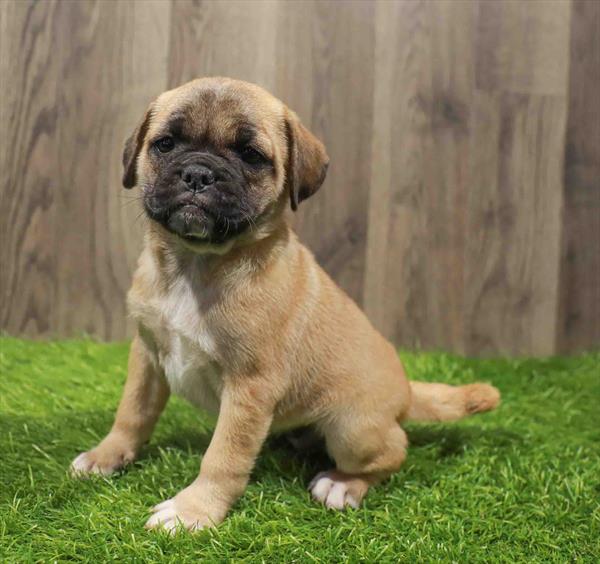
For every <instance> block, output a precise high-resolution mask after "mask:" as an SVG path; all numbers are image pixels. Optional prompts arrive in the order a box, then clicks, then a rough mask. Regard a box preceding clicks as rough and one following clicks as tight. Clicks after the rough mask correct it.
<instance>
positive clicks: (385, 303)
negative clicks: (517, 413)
mask: <svg viewBox="0 0 600 564" xmlns="http://www.w3.org/2000/svg"><path fill="white" fill-rule="evenodd" d="M377 9H378V19H377V23H378V34H377V38H378V39H379V38H382V39H384V40H385V43H384V44H383V45H380V46H379V48H378V57H377V72H378V77H379V78H380V80H378V81H377V82H376V97H375V99H376V104H375V123H376V128H375V133H374V144H373V153H372V168H371V170H372V177H371V194H370V216H369V238H368V252H367V275H366V276H367V283H366V285H365V304H366V310H367V312H368V313H369V315H371V316H372V317H373V319H374V320H375V322H376V323H377V325H378V326H379V327H380V328H381V329H382V331H383V332H384V334H386V335H387V336H390V337H392V338H394V339H396V340H398V341H399V342H402V343H405V344H406V345H408V346H412V347H415V346H416V347H425V348H431V347H436V346H439V343H441V342H444V343H445V346H447V347H448V346H449V347H450V348H452V349H453V350H461V347H462V343H463V336H462V335H463V318H462V301H463V297H462V294H463V256H462V254H463V247H464V210H465V206H464V201H465V198H466V190H467V184H466V176H467V174H466V173H467V169H468V158H467V157H468V142H469V136H468V126H469V111H470V110H469V108H470V98H471V93H472V76H473V59H472V53H471V47H472V35H473V11H472V7H471V5H469V4H467V3H462V4H456V5H453V4H450V3H447V2H410V3H398V4H393V3H388V2H379V3H378V4H377ZM379 30H381V31H379ZM389 41H392V43H391V45H388V42H389ZM381 50H384V53H381ZM380 136H382V137H380ZM433 320H435V322H434V321H433Z"/></svg>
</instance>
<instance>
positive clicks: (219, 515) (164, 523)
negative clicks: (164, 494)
mask: <svg viewBox="0 0 600 564" xmlns="http://www.w3.org/2000/svg"><path fill="white" fill-rule="evenodd" d="M209 505H210V504H208V503H203V502H202V495H201V494H200V493H199V492H198V491H197V490H196V488H194V487H193V486H189V487H187V488H185V489H184V490H182V491H180V492H179V493H178V494H177V495H176V496H175V497H172V498H171V499H168V500H166V501H163V502H162V503H159V504H158V505H156V506H154V507H153V508H152V513H153V515H152V516H151V517H150V519H148V521H147V522H146V529H165V530H166V531H168V532H169V533H171V534H175V532H177V529H178V528H180V527H182V528H184V529H187V530H188V531H197V530H199V529H204V528H206V527H216V526H217V525H218V524H219V523H221V521H223V519H224V517H225V513H226V511H222V510H217V509H216V508H211V507H209Z"/></svg>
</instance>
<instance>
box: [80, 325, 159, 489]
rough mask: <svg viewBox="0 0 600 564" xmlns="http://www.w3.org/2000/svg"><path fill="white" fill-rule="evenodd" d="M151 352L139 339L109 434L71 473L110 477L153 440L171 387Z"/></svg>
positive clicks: (134, 341)
mask: <svg viewBox="0 0 600 564" xmlns="http://www.w3.org/2000/svg"><path fill="white" fill-rule="evenodd" d="M151 354H152V353H151V352H150V351H149V350H148V349H147V346H146V344H145V343H144V342H143V340H142V339H141V337H139V336H136V337H135V338H134V340H133V342H132V344H131V350H130V352H129V367H128V374H127V382H126V383H125V389H124V390H123V397H122V398H121V403H120V404H119V409H118V410H117V415H116V417H115V422H114V424H113V427H112V429H111V431H110V433H109V434H108V435H107V436H106V437H105V438H104V439H103V440H102V441H101V442H100V444H98V446H96V447H95V448H93V449H92V450H89V451H87V452H82V453H81V454H80V455H79V456H78V457H77V458H75V460H73V462H72V463H71V473H72V474H73V475H74V476H77V477H82V476H85V475H87V474H103V475H107V474H111V473H112V472H114V471H115V470H118V469H119V468H121V467H123V466H125V465H126V464H128V463H129V462H132V461H133V460H134V459H135V457H136V456H137V454H138V452H139V449H140V447H141V446H142V445H143V444H144V443H145V442H146V441H147V440H148V439H149V438H150V435H151V434H152V431H153V429H154V426H155V424H156V422H157V421H158V418H159V416H160V414H161V413H162V411H163V409H164V407H165V405H166V403H167V399H168V398H169V386H168V384H167V382H166V380H165V378H164V375H163V374H162V373H160V371H159V369H158V367H157V366H156V365H155V364H154V363H153V361H152V358H151Z"/></svg>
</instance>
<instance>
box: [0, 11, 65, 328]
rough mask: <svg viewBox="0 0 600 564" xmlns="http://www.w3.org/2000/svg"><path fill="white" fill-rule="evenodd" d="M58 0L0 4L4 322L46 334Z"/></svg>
mask: <svg viewBox="0 0 600 564" xmlns="http://www.w3.org/2000/svg"><path fill="white" fill-rule="evenodd" d="M57 8H58V5H57V4H56V2H45V3H34V2H2V3H0V86H1V96H0V98H1V103H0V109H1V114H0V126H1V128H2V131H3V136H4V139H5V140H6V142H4V143H2V146H1V148H0V159H1V160H0V170H2V178H1V180H0V182H1V200H0V209H1V210H2V212H1V213H2V219H1V220H0V241H1V244H0V253H1V254H0V265H1V267H0V285H1V291H0V295H1V305H0V307H1V310H0V321H1V327H2V329H5V330H6V331H8V332H10V333H13V334H19V335H20V334H24V335H47V334H49V333H51V332H52V331H53V329H54V324H53V320H54V316H55V315H56V313H57V312H56V303H55V301H54V296H55V293H56V289H57V283H58V280H57V271H56V263H55V257H56V254H57V247H58V243H57V241H56V229H55V221H56V209H55V201H56V195H55V191H54V188H55V180H56V174H57V166H56V161H57V159H58V156H59V146H58V143H57V137H58V113H59V108H58V101H57V98H58V87H57V84H56V77H57V76H58V75H59V66H60V65H59V61H58V59H57V58H56V57H54V56H53V53H54V52H56V49H57V48H58V34H57V32H56V25H57Z"/></svg>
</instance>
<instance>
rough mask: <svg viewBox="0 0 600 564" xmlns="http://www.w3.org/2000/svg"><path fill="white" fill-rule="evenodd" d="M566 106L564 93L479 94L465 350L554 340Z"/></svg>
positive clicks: (530, 347)
mask: <svg viewBox="0 0 600 564" xmlns="http://www.w3.org/2000/svg"><path fill="white" fill-rule="evenodd" d="M565 115H566V107H565V100H564V99H563V98H554V97H531V96H528V95H523V94H512V93H495V94H487V93H479V94H478V95H477V96H476V99H475V104H474V115H473V137H472V159H471V170H470V180H469V181H470V186H471V190H470V197H469V201H468V227H467V241H468V243H467V247H466V273H465V279H466V290H465V295H466V296H467V300H466V302H465V316H466V323H467V326H468V327H469V330H468V333H467V335H466V344H465V349H466V351H467V352H469V353H475V352H477V353H479V354H485V353H487V354H491V353H494V352H496V351H511V352H512V353H514V354H549V353H551V352H553V350H554V344H555V338H556V322H557V313H558V310H557V303H558V302H557V299H558V268H559V257H560V235H561V222H560V214H561V210H562V184H561V167H562V158H561V150H562V147H563V138H564V124H565Z"/></svg>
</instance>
